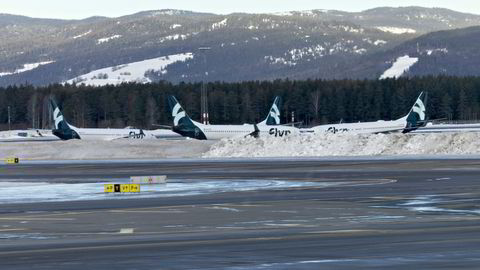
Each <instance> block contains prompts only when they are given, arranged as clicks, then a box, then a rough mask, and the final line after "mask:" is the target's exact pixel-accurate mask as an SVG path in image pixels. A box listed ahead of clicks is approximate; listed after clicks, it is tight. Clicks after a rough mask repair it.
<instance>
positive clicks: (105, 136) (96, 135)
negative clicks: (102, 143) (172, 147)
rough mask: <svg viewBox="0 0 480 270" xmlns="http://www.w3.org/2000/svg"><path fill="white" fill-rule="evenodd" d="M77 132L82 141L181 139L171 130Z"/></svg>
mask: <svg viewBox="0 0 480 270" xmlns="http://www.w3.org/2000/svg"><path fill="white" fill-rule="evenodd" d="M69 126H70V128H71V129H73V130H75V131H76V132H77V133H78V135H79V136H80V138H81V139H82V140H106V141H110V140H116V139H123V138H125V139H138V140H141V139H144V140H145V139H157V138H173V137H175V138H179V137H180V135H178V134H177V133H175V132H173V131H170V130H152V131H149V130H140V129H135V128H77V127H74V126H72V125H69Z"/></svg>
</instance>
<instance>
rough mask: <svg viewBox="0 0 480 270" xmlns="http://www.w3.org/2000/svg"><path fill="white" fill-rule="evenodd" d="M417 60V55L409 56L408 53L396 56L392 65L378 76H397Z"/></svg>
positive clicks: (382, 77)
mask: <svg viewBox="0 0 480 270" xmlns="http://www.w3.org/2000/svg"><path fill="white" fill-rule="evenodd" d="M417 62H418V58H417V57H410V56H408V55H405V56H402V57H398V58H397V61H395V63H393V65H392V67H391V68H389V69H387V70H386V71H385V72H384V73H383V74H382V76H380V80H382V79H386V78H398V77H400V76H402V75H403V73H405V72H406V71H408V69H409V68H410V67H411V66H413V65H414V64H415V63H417Z"/></svg>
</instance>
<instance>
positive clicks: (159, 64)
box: [64, 53, 193, 86]
mask: <svg viewBox="0 0 480 270" xmlns="http://www.w3.org/2000/svg"><path fill="white" fill-rule="evenodd" d="M192 58H193V54H192V53H182V54H174V55H169V56H163V57H159V58H152V59H147V60H143V61H139V62H133V63H128V64H124V65H119V66H113V67H107V68H102V69H97V70H94V71H91V72H90V73H87V74H84V75H81V76H78V77H76V78H73V79H70V80H68V81H66V82H64V83H70V84H72V83H83V84H85V85H93V86H102V85H107V84H114V85H116V84H120V83H123V82H138V83H149V82H151V80H150V79H148V78H147V77H145V72H146V71H148V70H154V71H160V72H161V73H163V74H164V73H166V72H167V69H166V68H167V67H168V66H169V65H171V64H173V63H176V62H184V61H186V60H189V59H192Z"/></svg>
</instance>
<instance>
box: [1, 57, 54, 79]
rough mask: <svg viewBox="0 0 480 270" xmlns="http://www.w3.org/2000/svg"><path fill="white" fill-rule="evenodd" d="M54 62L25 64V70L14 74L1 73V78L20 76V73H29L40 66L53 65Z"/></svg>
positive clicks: (20, 69) (18, 70)
mask: <svg viewBox="0 0 480 270" xmlns="http://www.w3.org/2000/svg"><path fill="white" fill-rule="evenodd" d="M54 62H55V61H45V62H38V63H31V64H24V65H23V68H19V69H17V70H15V71H13V72H0V77H3V76H8V75H13V74H18V73H22V72H25V71H29V70H33V69H36V68H38V67H39V66H43V65H48V64H51V63H54Z"/></svg>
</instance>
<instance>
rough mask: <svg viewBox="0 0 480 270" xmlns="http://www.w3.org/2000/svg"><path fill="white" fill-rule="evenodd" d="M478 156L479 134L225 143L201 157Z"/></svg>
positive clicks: (327, 136)
mask: <svg viewBox="0 0 480 270" xmlns="http://www.w3.org/2000/svg"><path fill="white" fill-rule="evenodd" d="M478 153H480V133H473V132H472V133H443V134H442V133H437V134H330V133H326V134H322V135H318V134H317V135H313V134H312V135H297V136H290V137H283V138H261V139H254V138H242V139H226V140H222V141H219V142H218V143H216V144H214V145H213V146H212V148H211V150H210V151H209V152H207V153H206V154H205V155H204V157H296V156H303V157H315V156H317V157H318V156H378V155H416V154H422V155H435V154H442V155H463V154H478Z"/></svg>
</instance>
